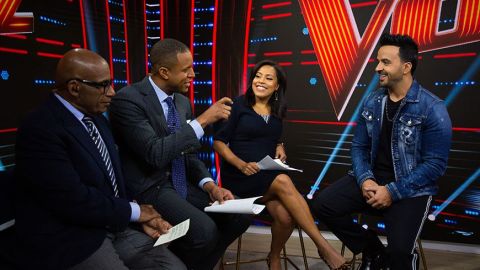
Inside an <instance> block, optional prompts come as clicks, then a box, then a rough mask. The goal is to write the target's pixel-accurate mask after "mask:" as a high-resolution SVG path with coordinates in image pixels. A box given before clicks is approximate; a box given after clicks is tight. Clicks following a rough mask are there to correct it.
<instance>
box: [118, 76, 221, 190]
mask: <svg viewBox="0 0 480 270" xmlns="http://www.w3.org/2000/svg"><path fill="white" fill-rule="evenodd" d="M175 107H176V109H177V111H178V113H179V115H180V118H181V123H182V126H181V128H180V130H178V131H177V132H176V133H174V134H169V132H168V127H167V122H166V120H165V116H164V113H163V109H162V105H160V102H159V100H158V97H157V95H156V93H155V90H154V89H153V87H152V85H151V84H150V82H149V80H148V77H145V78H144V79H143V80H142V81H140V82H137V83H134V84H132V85H129V86H126V87H124V88H122V89H121V90H120V91H118V92H117V95H116V96H115V97H114V98H113V100H112V104H111V106H110V111H109V117H110V121H111V123H112V130H113V133H114V136H115V139H116V142H117V144H118V146H119V152H120V158H121V160H122V163H123V164H122V165H123V170H124V176H125V182H126V185H127V190H128V192H129V194H130V195H131V196H133V197H134V198H140V197H141V194H142V193H143V192H145V191H146V190H148V189H149V188H151V187H152V186H156V185H157V184H159V183H160V182H161V181H170V170H171V161H172V160H173V159H175V158H177V157H178V156H180V155H184V156H185V162H186V163H185V165H186V171H187V180H188V181H190V182H191V183H192V184H194V185H197V184H198V183H199V182H200V180H202V179H203V178H205V177H211V176H210V174H209V172H208V170H207V169H206V167H205V164H204V163H203V162H202V161H201V160H199V159H198V158H197V154H196V152H195V151H196V150H197V149H198V148H200V146H201V145H200V142H199V141H198V139H197V137H196V135H195V132H194V130H193V128H192V127H191V126H190V125H188V124H187V120H191V119H193V114H192V109H191V106H190V102H189V100H188V98H186V97H185V96H183V95H181V94H178V93H175Z"/></svg>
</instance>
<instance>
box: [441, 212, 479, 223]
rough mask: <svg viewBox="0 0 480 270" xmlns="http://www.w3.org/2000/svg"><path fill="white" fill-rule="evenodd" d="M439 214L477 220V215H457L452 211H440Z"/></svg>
mask: <svg viewBox="0 0 480 270" xmlns="http://www.w3.org/2000/svg"><path fill="white" fill-rule="evenodd" d="M439 215H443V216H447V217H459V218H465V219H470V220H473V221H477V222H478V218H477V217H472V216H467V215H459V214H453V213H448V212H440V213H439Z"/></svg>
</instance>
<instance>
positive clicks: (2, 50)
mask: <svg viewBox="0 0 480 270" xmlns="http://www.w3.org/2000/svg"><path fill="white" fill-rule="evenodd" d="M0 52H8V53H18V54H28V51H26V50H19V49H12V48H5V47H0Z"/></svg>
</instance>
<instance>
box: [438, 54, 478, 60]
mask: <svg viewBox="0 0 480 270" xmlns="http://www.w3.org/2000/svg"><path fill="white" fill-rule="evenodd" d="M476 55H477V53H474V52H468V53H447V54H436V55H434V56H433V58H434V59H444V58H460V57H471V56H476Z"/></svg>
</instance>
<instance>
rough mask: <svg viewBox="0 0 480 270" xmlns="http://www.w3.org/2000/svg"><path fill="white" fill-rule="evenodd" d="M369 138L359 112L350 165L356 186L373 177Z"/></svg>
mask: <svg viewBox="0 0 480 270" xmlns="http://www.w3.org/2000/svg"><path fill="white" fill-rule="evenodd" d="M371 147H372V146H371V139H370V137H369V136H368V131H367V125H366V123H365V119H364V118H363V116H362V115H361V114H360V115H359V116H358V119H357V126H356V127H355V133H354V136H353V140H352V150H351V153H352V167H353V172H354V174H355V178H356V179H357V183H358V186H360V187H361V186H362V184H363V182H365V180H367V179H375V178H374V176H373V171H372V165H371V163H370V151H371Z"/></svg>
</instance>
